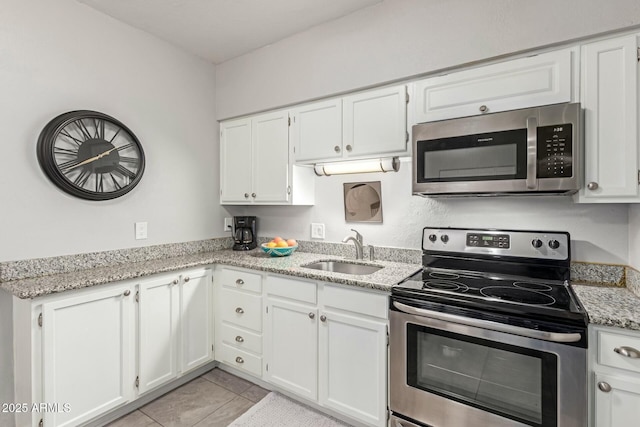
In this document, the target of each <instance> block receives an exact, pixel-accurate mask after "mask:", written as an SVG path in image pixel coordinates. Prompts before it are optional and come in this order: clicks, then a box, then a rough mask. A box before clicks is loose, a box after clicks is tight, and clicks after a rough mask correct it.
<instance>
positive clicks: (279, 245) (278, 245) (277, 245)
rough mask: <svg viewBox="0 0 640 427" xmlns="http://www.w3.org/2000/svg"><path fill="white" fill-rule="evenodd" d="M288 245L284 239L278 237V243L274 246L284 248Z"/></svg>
mask: <svg viewBox="0 0 640 427" xmlns="http://www.w3.org/2000/svg"><path fill="white" fill-rule="evenodd" d="M288 246H289V245H287V242H285V241H284V240H282V239H280V241H279V242H278V243H276V247H277V248H286V247H288Z"/></svg>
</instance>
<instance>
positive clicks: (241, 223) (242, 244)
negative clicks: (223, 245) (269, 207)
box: [233, 216, 258, 251]
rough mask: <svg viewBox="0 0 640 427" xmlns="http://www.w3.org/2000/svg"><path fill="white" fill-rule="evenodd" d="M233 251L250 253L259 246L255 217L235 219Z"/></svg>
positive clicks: (236, 217) (235, 217)
mask: <svg viewBox="0 0 640 427" xmlns="http://www.w3.org/2000/svg"><path fill="white" fill-rule="evenodd" d="M233 241H234V244H233V250H234V251H248V250H251V249H255V248H256V247H257V246H258V235H257V234H256V217H255V216H234V217H233Z"/></svg>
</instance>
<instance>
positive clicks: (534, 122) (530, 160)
mask: <svg viewBox="0 0 640 427" xmlns="http://www.w3.org/2000/svg"><path fill="white" fill-rule="evenodd" d="M537 151H538V118H537V117H527V182H526V185H527V190H535V189H536V188H538V182H537V176H536V175H537V169H536V166H537V165H536V163H537V161H538V152H537Z"/></svg>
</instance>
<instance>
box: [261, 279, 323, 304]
mask: <svg viewBox="0 0 640 427" xmlns="http://www.w3.org/2000/svg"><path fill="white" fill-rule="evenodd" d="M266 288H267V294H269V295H277V296H280V297H284V298H289V299H293V300H296V301H304V302H308V303H309V304H315V303H316V302H317V300H318V297H317V295H318V292H317V285H316V283H315V282H305V281H302V280H296V279H287V278H285V277H280V276H269V277H267V283H266Z"/></svg>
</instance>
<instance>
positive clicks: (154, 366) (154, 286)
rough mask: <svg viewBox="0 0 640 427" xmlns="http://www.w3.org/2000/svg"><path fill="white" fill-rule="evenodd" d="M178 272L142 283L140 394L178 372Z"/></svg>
mask: <svg viewBox="0 0 640 427" xmlns="http://www.w3.org/2000/svg"><path fill="white" fill-rule="evenodd" d="M178 288H179V280H178V275H177V274H169V275H162V276H160V277H157V278H153V279H147V280H143V281H141V282H140V285H139V292H140V294H139V298H138V299H139V301H138V304H139V307H138V337H139V338H138V340H139V350H138V366H139V368H138V376H139V389H140V393H145V392H146V391H148V390H151V389H153V388H155V387H158V386H160V385H162V384H164V383H166V382H168V381H170V380H172V379H174V378H176V377H177V375H178V361H177V357H178V354H177V334H178V322H179V315H180V313H179V311H178V309H179V306H178V304H179V303H178V298H179V292H178Z"/></svg>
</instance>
